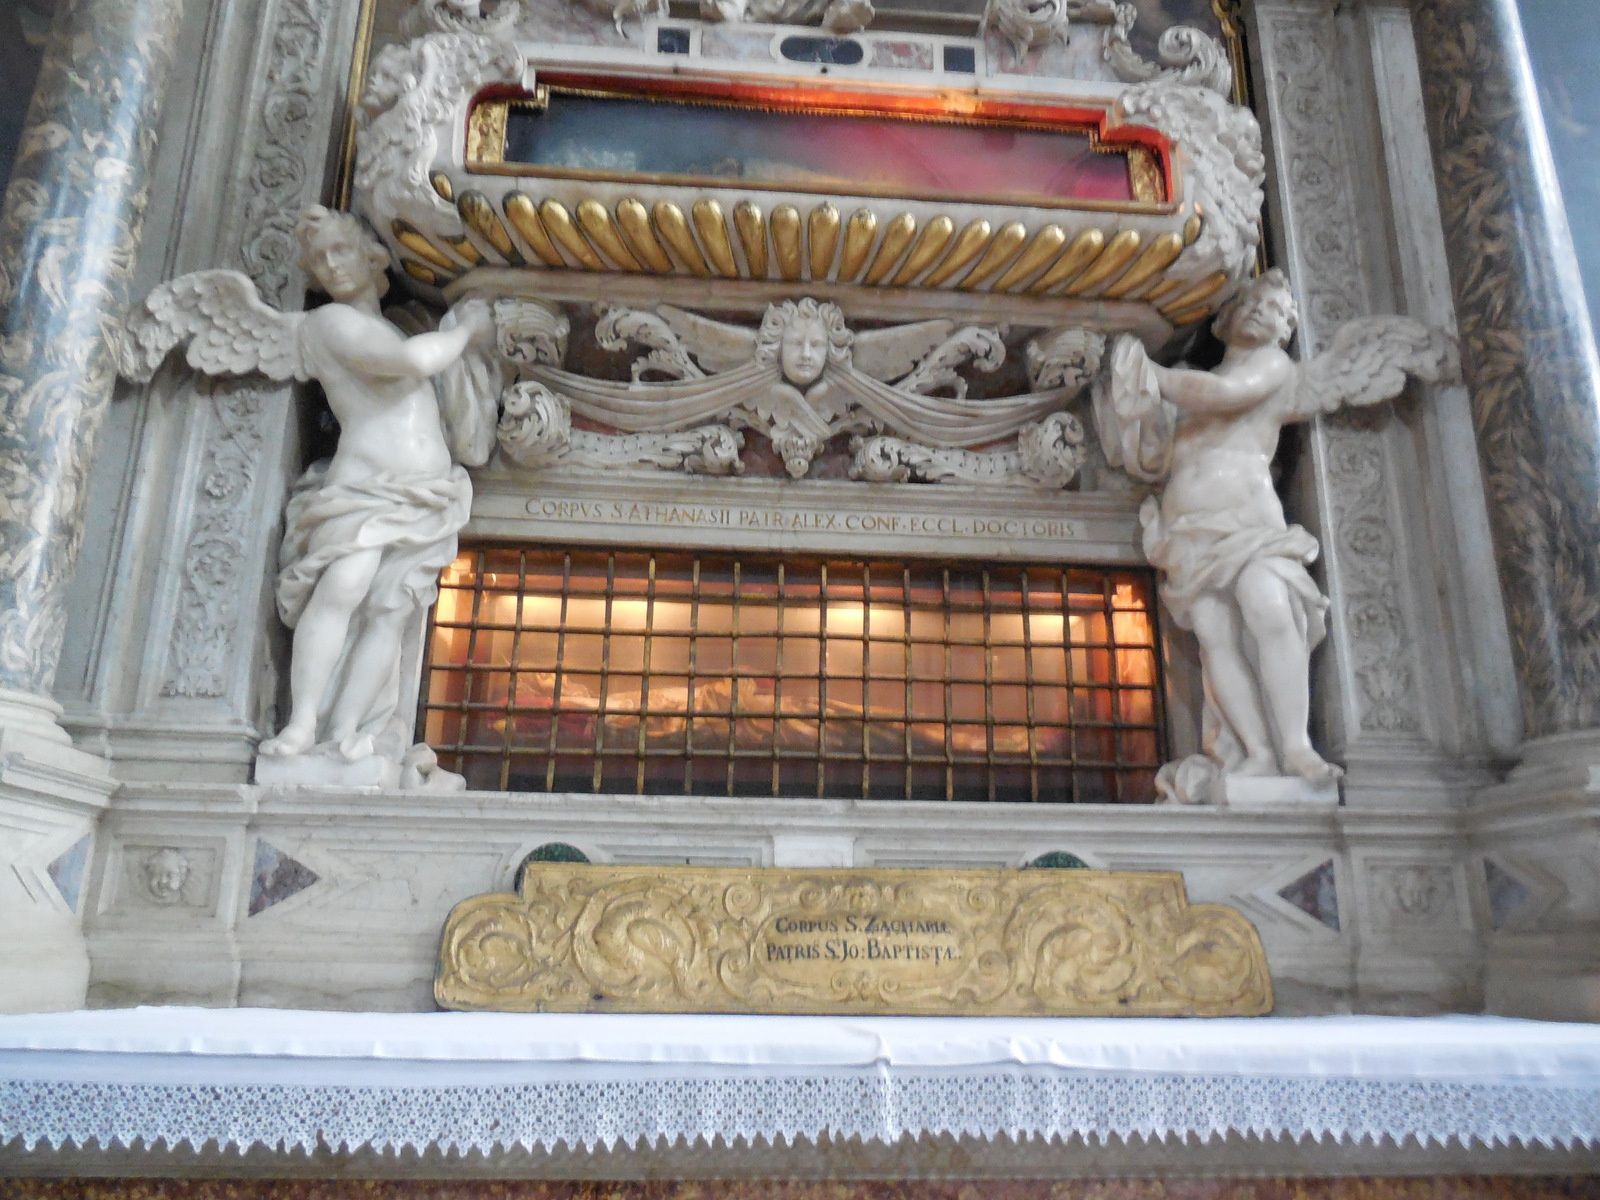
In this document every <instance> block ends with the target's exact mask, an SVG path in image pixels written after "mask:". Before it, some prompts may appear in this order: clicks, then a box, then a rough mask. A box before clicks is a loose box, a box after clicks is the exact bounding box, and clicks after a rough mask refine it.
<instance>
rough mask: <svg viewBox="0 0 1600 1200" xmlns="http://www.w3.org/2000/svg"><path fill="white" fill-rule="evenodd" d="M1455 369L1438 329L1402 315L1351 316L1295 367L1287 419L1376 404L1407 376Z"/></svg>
mask: <svg viewBox="0 0 1600 1200" xmlns="http://www.w3.org/2000/svg"><path fill="white" fill-rule="evenodd" d="M1460 369H1461V368H1460V363H1459V360H1458V357H1457V351H1456V343H1455V339H1454V338H1452V337H1450V336H1449V335H1448V334H1446V333H1444V332H1443V331H1442V330H1439V329H1435V328H1433V327H1432V326H1430V325H1424V324H1422V322H1420V321H1412V320H1409V319H1407V318H1405V317H1365V318H1363V319H1361V320H1359V321H1351V322H1349V323H1348V324H1346V325H1341V326H1340V327H1339V330H1338V332H1336V333H1335V334H1334V335H1333V342H1332V344H1331V345H1330V346H1329V347H1328V349H1327V350H1325V351H1323V352H1322V353H1321V354H1319V355H1317V356H1316V357H1315V358H1312V359H1309V360H1307V361H1306V362H1303V363H1301V364H1300V365H1299V367H1298V368H1297V370H1296V374H1295V382H1294V390H1293V392H1292V393H1291V394H1290V397H1289V412H1288V413H1287V419H1289V420H1303V419H1306V418H1309V417H1314V416H1316V415H1317V414H1318V413H1329V412H1333V411H1334V410H1335V409H1339V408H1343V407H1345V406H1347V405H1367V404H1379V403H1381V402H1383V401H1384V400H1392V399H1394V397H1396V396H1398V395H1399V394H1400V393H1401V391H1403V390H1404V388H1405V386H1406V377H1407V376H1413V377H1415V378H1417V379H1421V380H1423V381H1424V382H1425V383H1438V382H1440V381H1443V380H1452V379H1455V378H1456V377H1457V376H1458V374H1459V372H1460Z"/></svg>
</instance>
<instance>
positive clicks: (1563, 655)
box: [1413, 0, 1600, 738]
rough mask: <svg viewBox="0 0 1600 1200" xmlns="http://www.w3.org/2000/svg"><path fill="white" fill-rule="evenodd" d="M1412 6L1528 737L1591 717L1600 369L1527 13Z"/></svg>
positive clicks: (1597, 684) (1599, 718)
mask: <svg viewBox="0 0 1600 1200" xmlns="http://www.w3.org/2000/svg"><path fill="white" fill-rule="evenodd" d="M1413 10H1414V19H1415V22H1416V28H1417V50H1418V59H1419V66H1420V68H1421V77H1422V86H1423V93H1424V97H1425V99H1426V102H1427V110H1428V126H1429V132H1430V135H1431V137H1432V140H1433V146H1434V156H1435V162H1436V170H1437V174H1438V184H1439V201H1440V208H1441V211H1442V213H1443V217H1444V229H1445V244H1446V250H1447V253H1448V256H1449V261H1450V273H1451V277H1452V282H1453V284H1454V290H1455V299H1456V312H1457V315H1458V320H1459V323H1460V327H1461V335H1462V350H1463V355H1462V357H1463V367H1464V370H1465V373H1466V380H1467V384H1468V386H1469V388H1470V389H1471V392H1472V409H1473V416H1474V419H1475V422H1476V425H1477V432H1478V451H1479V455H1480V457H1481V459H1482V462H1483V471H1484V476H1485V479H1486V484H1487V491H1488V496H1489V509H1490V518H1491V521H1492V523H1493V528H1494V535H1495V549H1496V557H1497V560H1498V564H1499V570H1500V579H1501V587H1502V590H1503V591H1504V594H1505V600H1506V609H1507V615H1508V617H1509V621H1510V625H1511V631H1512V642H1513V647H1514V653H1515V662H1516V668H1517V675H1518V680H1519V683H1520V690H1521V693H1522V703H1523V708H1524V712H1525V718H1526V725H1527V735H1528V736H1529V737H1530V738H1542V737H1550V736H1553V735H1559V734H1564V733H1571V732H1575V731H1578V730H1583V729H1595V728H1597V727H1600V536H1597V531H1596V520H1597V514H1600V367H1597V363H1596V355H1595V345H1594V332H1593V330H1592V329H1591V328H1590V324H1589V319H1588V314H1587V311H1586V309H1585V307H1584V301H1583V294H1582V285H1581V283H1580V282H1579V279H1578V268H1577V264H1576V261H1575V259H1574V255H1573V248H1572V239H1571V233H1570V230H1569V228H1568V226H1567V222H1566V217H1565V215H1564V213H1563V211H1562V205H1561V193H1560V189H1559V185H1558V183H1557V181H1556V178H1555V176H1554V173H1553V171H1552V170H1551V169H1550V164H1549V162H1548V150H1547V147H1546V143H1545V136H1544V128H1543V123H1542V120H1541V118H1540V115H1539V109H1538V101H1537V99H1536V97H1535V95H1534V92H1533V87H1532V83H1531V80H1530V79H1529V76H1528V63H1527V51H1526V48H1525V46H1524V45H1523V41H1522V30H1521V26H1520V24H1519V22H1518V17H1517V12H1516V7H1515V6H1514V4H1513V2H1512V0H1414V6H1413ZM1526 11H1527V12H1528V14H1529V16H1530V19H1538V7H1537V6H1529V7H1528V8H1527V10H1526ZM1585 215H1586V216H1588V215H1591V214H1585Z"/></svg>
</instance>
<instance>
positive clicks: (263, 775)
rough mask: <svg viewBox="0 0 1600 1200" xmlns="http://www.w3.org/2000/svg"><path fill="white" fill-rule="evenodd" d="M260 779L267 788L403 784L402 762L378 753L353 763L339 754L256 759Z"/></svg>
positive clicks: (370, 786)
mask: <svg viewBox="0 0 1600 1200" xmlns="http://www.w3.org/2000/svg"><path fill="white" fill-rule="evenodd" d="M256 782H257V783H259V784H261V785H262V786H263V787H331V788H383V789H386V790H389V791H393V790H395V789H396V788H398V787H399V786H400V764H399V763H397V762H392V761H391V760H389V759H387V758H380V757H379V756H378V755H376V754H371V755H368V756H367V757H366V758H363V759H358V760H357V761H355V762H350V761H348V760H347V759H343V758H340V757H339V755H338V754H318V753H312V754H291V755H288V756H286V757H282V758H274V757H272V756H270V755H265V754H263V755H262V756H261V757H259V758H257V759H256Z"/></svg>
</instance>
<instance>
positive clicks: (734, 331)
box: [656, 304, 756, 375]
mask: <svg viewBox="0 0 1600 1200" xmlns="http://www.w3.org/2000/svg"><path fill="white" fill-rule="evenodd" d="M656 312H657V313H659V314H660V316H661V319H662V320H663V321H665V322H666V323H667V327H668V328H670V329H671V330H672V332H673V333H675V334H677V335H678V336H679V337H680V338H682V339H683V344H684V345H685V346H687V347H688V348H689V353H690V354H692V355H694V357H695V358H696V359H697V360H699V363H700V365H701V366H702V367H704V368H705V369H706V370H707V371H709V372H711V374H713V375H715V374H717V372H719V371H731V370H733V368H735V367H742V366H744V365H745V364H746V363H748V362H749V361H750V360H751V359H752V358H754V357H755V353H756V335H755V332H754V331H753V330H749V329H745V328H744V327H743V326H740V325H727V324H724V323H723V322H721V321H713V320H712V319H711V318H710V317H702V316H698V315H697V314H695V313H692V312H685V311H684V310H683V309H681V308H674V307H673V306H672V305H670V304H663V305H661V306H660V307H658V308H657V309H656Z"/></svg>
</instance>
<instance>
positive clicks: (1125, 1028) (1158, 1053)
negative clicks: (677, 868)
mask: <svg viewBox="0 0 1600 1200" xmlns="http://www.w3.org/2000/svg"><path fill="white" fill-rule="evenodd" d="M930 1134H935V1135H936V1134H947V1135H952V1136H957V1137H975V1138H980V1139H984V1140H986V1141H992V1140H994V1139H997V1138H1001V1137H1008V1138H1012V1139H1029V1138H1043V1139H1063V1140H1065V1139H1071V1138H1074V1137H1078V1138H1083V1139H1088V1140H1091V1141H1095V1142H1099V1143H1105V1142H1106V1141H1108V1140H1109V1139H1112V1138H1120V1139H1128V1138H1131V1137H1134V1136H1141V1137H1144V1138H1158V1139H1169V1138H1186V1137H1199V1138H1201V1139H1202V1140H1204V1139H1212V1138H1219V1137H1226V1136H1230V1135H1255V1136H1260V1137H1266V1138H1288V1139H1300V1138H1303V1137H1311V1138H1313V1139H1316V1140H1318V1141H1322V1140H1325V1139H1332V1140H1333V1141H1335V1142H1341V1143H1349V1142H1358V1141H1363V1140H1372V1139H1380V1138H1389V1139H1392V1140H1394V1141H1395V1142H1402V1143H1403V1142H1405V1141H1406V1140H1408V1139H1415V1140H1416V1141H1418V1142H1421V1143H1424V1144H1428V1143H1438V1144H1441V1145H1443V1144H1455V1145H1460V1146H1467V1147H1471V1146H1474V1145H1486V1146H1495V1145H1501V1144H1522V1145H1525V1146H1544V1147H1550V1148H1555V1149H1564V1150H1572V1149H1582V1148H1585V1147H1595V1146H1600V1026H1588V1025H1565V1024H1555V1023H1541V1022H1532V1021H1517V1020H1506V1019H1500V1018H1491V1017H1459V1016H1457V1017H1434V1018H1381V1017H1320V1018H1293V1019H1274V1018H1265V1019H1239V1020H1140V1019H1117V1020H1038V1019H1025V1020H1014V1019H991V1018H962V1019H930V1018H854V1017H751V1016H725V1017H704V1016H612V1015H595V1016H565V1015H538V1016H533V1015H528V1016H523V1015H512V1014H467V1013H428V1014H420V1013H419V1014H399V1013H326V1012H296V1011H285V1010H267V1009H231V1010H229V1009H209V1010H208V1009H183V1008H141V1009H128V1010H111V1011H92V1012H75V1013H63V1014H40V1015H28V1016H14V1017H0V1144H18V1143H20V1144H21V1145H22V1146H23V1147H25V1148H28V1149H32V1148H33V1147H35V1146H41V1145H42V1146H46V1147H49V1148H51V1149H59V1148H61V1147H64V1146H99V1147H114V1146H121V1147H136V1146H141V1145H142V1146H146V1147H154V1146H167V1147H176V1146H180V1145H185V1144H187V1145H191V1146H193V1147H195V1148H197V1149H198V1148H201V1147H203V1146H206V1145H213V1146H216V1147H220V1148H223V1149H231V1150H238V1151H249V1150H251V1149H255V1148H257V1147H264V1148H270V1149H280V1150H289V1151H303V1152H306V1153H310V1152H313V1151H315V1150H317V1149H318V1148H326V1147H332V1148H334V1149H335V1150H341V1151H353V1150H369V1149H375V1150H378V1151H380V1152H392V1151H399V1150H409V1151H416V1152H429V1151H437V1150H444V1151H456V1152H459V1151H478V1152H481V1153H496V1152H501V1151H505V1150H518V1149H521V1150H531V1149H539V1150H550V1149H553V1148H555V1147H557V1146H560V1145H565V1146H568V1147H582V1148H584V1149H595V1148H601V1149H607V1150H609V1149H612V1148H615V1147H619V1146H621V1147H627V1148H634V1147H638V1146H649V1145H654V1144H656V1143H657V1142H658V1141H659V1140H660V1139H666V1141H667V1142H668V1143H669V1144H671V1143H674V1142H676V1141H678V1139H683V1140H684V1141H685V1142H688V1143H694V1142H696V1141H697V1140H703V1141H705V1142H707V1143H712V1144H716V1143H718V1142H719V1141H720V1142H721V1143H722V1144H729V1145H732V1144H739V1143H741V1142H743V1143H759V1142H761V1141H766V1142H768V1143H777V1142H790V1143H792V1142H794V1141H795V1140H796V1139H800V1138H805V1139H809V1140H812V1141H816V1140H818V1139H820V1138H824V1137H826V1138H830V1139H832V1140H834V1141H838V1140H839V1139H841V1138H860V1139H862V1140H863V1141H878V1142H885V1143H891V1144H892V1143H895V1142H899V1141H901V1140H902V1139H907V1138H916V1137H920V1136H924V1135H930Z"/></svg>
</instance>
